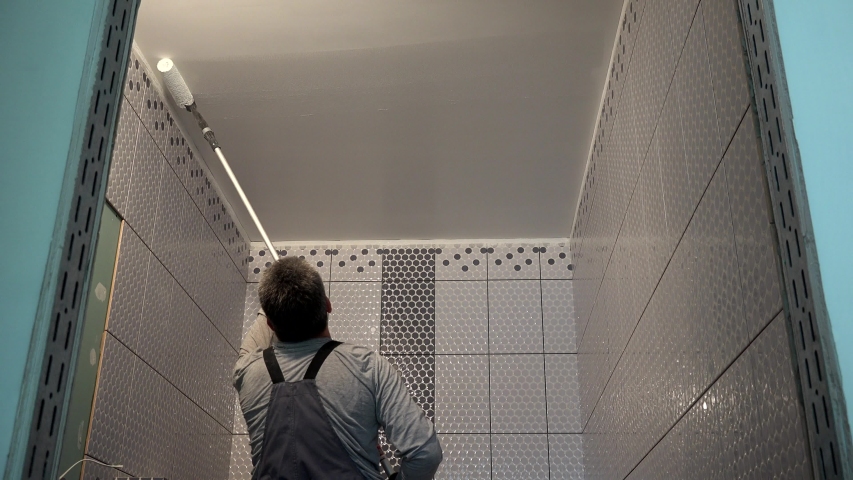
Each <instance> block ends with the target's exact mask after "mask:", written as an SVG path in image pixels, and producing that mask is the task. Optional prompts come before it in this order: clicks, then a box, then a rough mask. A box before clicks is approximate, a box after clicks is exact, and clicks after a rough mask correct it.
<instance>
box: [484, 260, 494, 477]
mask: <svg viewBox="0 0 853 480" xmlns="http://www.w3.org/2000/svg"><path fill="white" fill-rule="evenodd" d="M484 255H485V256H486V356H487V359H488V361H487V362H486V373H487V375H488V377H487V380H488V385H489V478H490V479H492V478H494V468H493V465H494V461H493V452H492V435H493V432H492V414H493V413H492V338H491V329H492V319H491V310H490V304H491V303H492V302H491V300H490V297H489V255H490V254H489V251H488V250H486V253H485V254H484Z"/></svg>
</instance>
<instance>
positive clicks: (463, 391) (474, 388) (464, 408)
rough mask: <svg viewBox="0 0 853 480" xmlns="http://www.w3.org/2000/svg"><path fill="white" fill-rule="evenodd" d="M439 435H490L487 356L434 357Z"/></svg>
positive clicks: (437, 428)
mask: <svg viewBox="0 0 853 480" xmlns="http://www.w3.org/2000/svg"><path fill="white" fill-rule="evenodd" d="M435 363H436V366H435V397H436V398H435V415H436V419H435V426H436V431H438V432H439V433H489V356H488V355H436V357H435Z"/></svg>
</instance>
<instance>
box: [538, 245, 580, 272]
mask: <svg viewBox="0 0 853 480" xmlns="http://www.w3.org/2000/svg"><path fill="white" fill-rule="evenodd" d="M574 268H575V266H574V265H573V264H572V255H571V252H570V251H569V247H568V246H567V245H566V244H556V245H544V246H541V247H539V270H540V271H541V272H542V279H543V280H546V279H547V280H554V279H563V280H568V279H571V278H572V275H573V274H574Z"/></svg>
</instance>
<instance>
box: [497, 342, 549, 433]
mask: <svg viewBox="0 0 853 480" xmlns="http://www.w3.org/2000/svg"><path fill="white" fill-rule="evenodd" d="M490 363H491V365H490V367H489V368H490V372H489V382H490V385H489V391H490V401H491V409H492V432H493V433H546V432H547V428H548V424H547V422H546V413H545V412H546V409H545V365H544V356H543V355H492V356H491V359H490Z"/></svg>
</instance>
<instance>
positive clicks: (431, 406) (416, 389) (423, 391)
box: [387, 355, 435, 420]
mask: <svg viewBox="0 0 853 480" xmlns="http://www.w3.org/2000/svg"><path fill="white" fill-rule="evenodd" d="M387 358H388V361H390V362H391V363H392V364H393V365H394V366H395V367H397V370H399V372H400V375H402V376H403V380H405V382H406V386H408V387H409V393H411V394H412V398H414V399H415V402H417V404H418V405H420V406H421V408H423V409H424V412H426V415H427V418H429V419H431V420H433V419H434V418H435V356H433V355H388V356H387Z"/></svg>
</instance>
